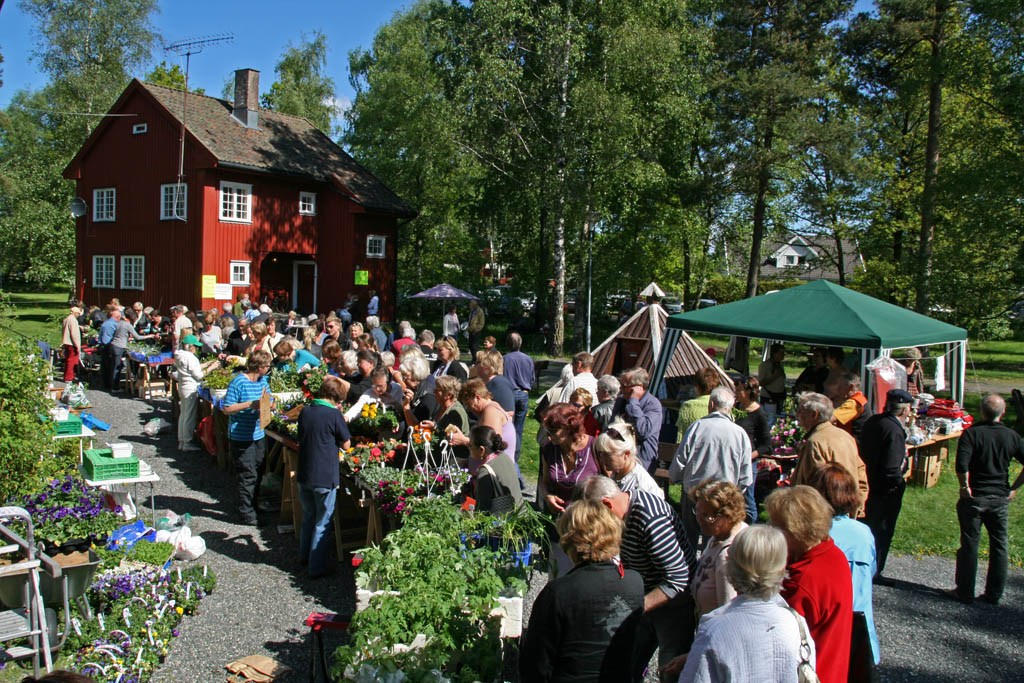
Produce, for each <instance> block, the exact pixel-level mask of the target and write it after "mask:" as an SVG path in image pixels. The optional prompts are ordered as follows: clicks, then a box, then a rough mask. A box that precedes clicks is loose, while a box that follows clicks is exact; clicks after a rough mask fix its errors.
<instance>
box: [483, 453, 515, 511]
mask: <svg viewBox="0 0 1024 683" xmlns="http://www.w3.org/2000/svg"><path fill="white" fill-rule="evenodd" d="M481 467H482V468H483V469H485V470H487V473H488V474H490V475H491V479H492V480H493V481H494V483H495V484H496V485H497V486H501V482H500V481H499V480H498V475H496V474H495V473H494V470H492V469H491V466H490V465H481ZM515 509H516V499H515V498H514V497H513V496H512V494H511V493H504V494H502V495H500V496H495V497H494V498H492V499H491V509H490V514H492V515H494V516H495V517H500V516H501V515H506V514H508V513H510V512H512V511H513V510H515Z"/></svg>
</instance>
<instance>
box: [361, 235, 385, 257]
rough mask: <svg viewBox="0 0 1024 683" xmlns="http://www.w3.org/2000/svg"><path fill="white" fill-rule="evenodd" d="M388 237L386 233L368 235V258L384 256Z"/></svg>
mask: <svg viewBox="0 0 1024 683" xmlns="http://www.w3.org/2000/svg"><path fill="white" fill-rule="evenodd" d="M387 239H388V238H387V237H385V236H384V235H368V236H367V237H366V258H384V254H385V251H386V249H385V247H386V246H387Z"/></svg>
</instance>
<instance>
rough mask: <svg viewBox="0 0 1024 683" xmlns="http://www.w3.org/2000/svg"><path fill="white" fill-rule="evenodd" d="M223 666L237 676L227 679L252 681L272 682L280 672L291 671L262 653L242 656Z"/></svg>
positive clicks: (257, 682) (255, 682)
mask: <svg viewBox="0 0 1024 683" xmlns="http://www.w3.org/2000/svg"><path fill="white" fill-rule="evenodd" d="M224 668H226V669H227V670H228V671H230V672H231V673H233V674H237V676H231V677H229V678H228V680H231V681H252V682H253V683H273V681H274V680H275V679H276V678H278V677H279V676H281V674H284V673H287V672H289V671H291V669H290V668H289V667H287V666H285V665H284V664H281V663H280V662H277V661H275V660H273V659H271V658H270V657H264V656H263V655H249V656H248V657H242V658H241V659H236V660H235V661H233V662H231V663H230V664H228V665H227V666H225V667H224Z"/></svg>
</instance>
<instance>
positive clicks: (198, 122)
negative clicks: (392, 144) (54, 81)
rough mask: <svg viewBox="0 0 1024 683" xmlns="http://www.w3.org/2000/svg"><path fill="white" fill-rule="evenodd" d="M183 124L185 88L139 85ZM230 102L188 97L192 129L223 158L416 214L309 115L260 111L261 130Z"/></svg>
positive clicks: (368, 204)
mask: <svg viewBox="0 0 1024 683" xmlns="http://www.w3.org/2000/svg"><path fill="white" fill-rule="evenodd" d="M141 85H142V87H143V88H145V89H146V91H147V92H149V93H150V94H151V95H153V97H155V98H156V99H157V101H159V102H160V104H161V105H163V106H164V107H165V108H166V109H167V111H169V112H170V113H171V115H172V116H174V117H175V118H176V119H177V120H178V121H179V122H180V121H181V114H182V111H183V109H184V107H183V101H184V92H183V91H181V90H177V89H174V88H168V87H166V86H162V85H155V84H153V83H141ZM231 109H232V103H231V102H229V101H227V100H221V99H218V98H216V97H207V96H205V95H195V94H193V93H189V97H188V131H189V133H191V134H192V135H193V136H194V137H195V138H196V139H197V140H198V141H199V142H200V143H201V144H202V145H203V146H205V147H206V148H207V149H208V150H209V151H210V152H211V153H212V154H213V155H214V156H215V157H217V159H218V160H219V161H222V162H227V163H232V164H239V165H241V166H245V167H249V168H252V169H254V170H259V171H265V172H269V173H274V174H280V175H288V176H297V177H302V178H312V179H313V180H317V181H320V182H325V183H330V184H333V185H334V186H335V187H337V188H338V189H339V190H341V191H342V192H344V193H345V194H347V195H348V196H349V197H351V198H352V200H353V201H354V202H356V203H357V204H359V205H360V206H363V207H365V208H367V209H370V210H375V211H382V212H385V213H390V214H397V215H399V216H402V217H408V218H412V217H414V216H415V215H416V212H415V211H413V210H412V209H411V208H410V207H409V206H408V205H407V204H406V203H405V202H404V201H402V198H401V197H399V196H398V195H396V194H395V193H394V192H392V191H391V190H390V189H388V188H387V186H386V185H384V183H382V182H381V181H380V180H378V179H377V178H376V177H375V176H374V175H373V174H372V173H370V172H369V171H368V170H366V169H365V168H363V167H362V166H361V165H359V163H357V162H356V160H355V159H353V158H352V157H351V156H349V155H348V154H347V153H346V152H345V150H343V149H342V148H341V147H339V146H338V145H337V144H335V143H334V141H332V140H331V139H330V138H329V137H327V136H326V135H325V134H324V133H322V132H321V131H319V130H317V129H316V127H314V126H313V124H311V123H310V122H309V121H307V120H306V119H304V118H302V117H299V116H291V115H288V114H281V113H278V112H273V111H268V110H266V109H260V110H259V128H257V129H251V128H246V127H244V126H243V125H242V124H241V123H239V122H238V120H237V119H235V118H234V117H233V116H232V115H231Z"/></svg>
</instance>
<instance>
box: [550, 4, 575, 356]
mask: <svg viewBox="0 0 1024 683" xmlns="http://www.w3.org/2000/svg"><path fill="white" fill-rule="evenodd" d="M567 15H568V16H567V18H566V27H565V28H566V30H565V44H564V46H563V53H562V55H561V59H562V63H561V65H560V71H559V85H558V119H557V122H556V126H557V128H556V130H557V134H556V139H555V149H556V150H557V154H558V173H557V176H556V179H555V188H556V190H555V191H556V192H557V193H558V196H557V197H556V199H555V235H554V237H555V239H554V251H555V310H554V311H552V313H553V321H552V322H553V324H552V326H551V327H552V330H551V355H553V356H556V357H560V356H561V355H562V352H563V347H564V344H565V214H566V211H567V210H568V207H567V201H566V195H567V194H568V191H569V190H568V188H567V187H566V186H565V184H566V173H565V167H566V164H567V163H568V161H567V159H566V154H567V152H566V149H565V145H566V142H565V119H566V116H567V114H568V113H569V53H570V51H571V49H572V3H571V2H570V3H569V5H568V8H567Z"/></svg>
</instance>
